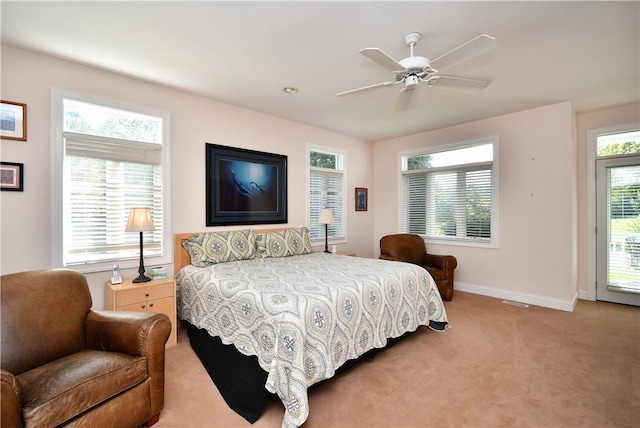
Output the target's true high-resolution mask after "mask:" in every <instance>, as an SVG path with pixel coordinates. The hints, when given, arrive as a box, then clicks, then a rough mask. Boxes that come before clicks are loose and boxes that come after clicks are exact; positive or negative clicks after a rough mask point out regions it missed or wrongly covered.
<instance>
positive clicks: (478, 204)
mask: <svg viewBox="0 0 640 428" xmlns="http://www.w3.org/2000/svg"><path fill="white" fill-rule="evenodd" d="M495 153H497V138H492V139H490V140H488V141H487V140H484V141H482V142H477V143H473V144H466V145H464V146H458V147H457V148H454V149H451V150H446V151H434V152H421V153H414V154H405V155H402V156H401V162H402V192H401V224H400V229H401V231H402V232H404V233H415V234H418V235H422V236H424V237H426V238H427V240H431V241H442V240H445V241H448V242H447V243H461V244H462V243H475V244H482V245H495V243H496V239H495V237H496V236H497V235H496V221H495V215H494V212H495V210H494V206H495V205H496V204H495V201H496V188H497V186H496V179H495V176H496V174H495Z"/></svg>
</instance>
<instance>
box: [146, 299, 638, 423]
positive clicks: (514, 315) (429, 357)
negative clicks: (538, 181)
mask: <svg viewBox="0 0 640 428" xmlns="http://www.w3.org/2000/svg"><path fill="white" fill-rule="evenodd" d="M446 309H447V314H448V316H449V322H450V324H451V328H450V329H447V331H446V332H444V333H436V332H433V331H431V330H428V329H426V328H420V329H419V330H418V331H417V332H416V333H414V334H412V335H411V336H409V337H407V338H406V339H404V340H402V341H401V342H400V343H398V344H397V345H395V346H392V347H391V348H389V349H386V350H384V351H383V352H380V353H378V354H377V355H376V356H375V357H374V358H373V359H368V360H363V361H361V362H359V363H358V364H356V365H355V366H353V367H351V368H349V369H348V370H345V371H344V372H342V373H340V374H339V375H337V376H336V377H334V378H333V379H331V380H330V381H328V382H325V383H323V384H321V385H319V386H317V387H314V388H312V389H311V390H310V392H309V399H310V409H311V411H310V415H309V419H308V420H307V422H306V423H305V424H304V427H630V428H640V308H635V307H629V306H624V305H616V304H610V303H601V302H589V301H583V300H581V301H579V302H578V304H577V307H576V310H575V311H574V312H573V313H569V312H563V311H556V310H552V309H546V308H540V307H535V306H530V307H528V308H521V307H515V306H510V305H506V304H504V303H502V301H501V300H498V299H493V298H489V297H484V296H478V295H474V294H469V293H463V292H456V295H455V296H454V299H453V301H452V302H447V303H446ZM165 387H166V389H165V408H164V410H163V411H162V413H161V417H160V421H159V422H158V423H157V424H156V425H155V427H156V428H166V427H185V428H186V427H247V428H248V427H251V425H250V424H249V423H248V422H246V421H245V420H244V419H242V418H241V417H240V416H238V415H237V414H235V413H234V412H233V411H232V410H230V409H229V408H228V407H227V406H226V404H225V403H224V400H223V399H222V398H221V397H220V394H219V393H218V391H217V389H216V387H215V385H214V384H213V383H212V381H211V380H210V378H209V376H208V375H207V373H206V371H205V370H204V368H203V367H202V365H201V363H200V361H199V360H198V358H197V357H196V355H195V354H194V352H193V351H192V350H191V347H190V345H189V341H188V337H187V336H186V333H185V331H184V329H182V328H181V329H179V342H178V346H176V347H173V348H170V349H169V350H168V351H167V363H166V385H165ZM283 413H284V408H283V406H282V404H281V403H280V402H279V401H278V400H277V398H275V397H274V398H273V399H272V400H271V401H270V402H269V403H268V405H267V407H266V409H265V411H264V414H263V416H262V418H261V419H260V420H259V421H258V422H256V423H255V424H254V425H253V426H254V427H274V428H277V427H279V426H280V424H281V422H282V417H283Z"/></svg>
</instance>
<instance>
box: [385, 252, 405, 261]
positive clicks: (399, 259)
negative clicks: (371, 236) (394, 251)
mask: <svg viewBox="0 0 640 428" xmlns="http://www.w3.org/2000/svg"><path fill="white" fill-rule="evenodd" d="M378 258H379V259H382V260H391V261H392V262H406V260H405V259H403V258H402V257H395V256H392V255H389V254H380V257H378Z"/></svg>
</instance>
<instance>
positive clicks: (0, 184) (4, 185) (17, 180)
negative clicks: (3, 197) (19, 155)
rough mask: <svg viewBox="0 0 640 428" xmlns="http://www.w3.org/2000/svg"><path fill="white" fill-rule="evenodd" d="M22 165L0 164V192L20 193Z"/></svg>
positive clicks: (13, 163)
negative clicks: (11, 191)
mask: <svg viewBox="0 0 640 428" xmlns="http://www.w3.org/2000/svg"><path fill="white" fill-rule="evenodd" d="M23 177H24V164H21V163H15V162H0V190H13V191H16V192H22V191H23V189H24V185H23V182H22V180H23Z"/></svg>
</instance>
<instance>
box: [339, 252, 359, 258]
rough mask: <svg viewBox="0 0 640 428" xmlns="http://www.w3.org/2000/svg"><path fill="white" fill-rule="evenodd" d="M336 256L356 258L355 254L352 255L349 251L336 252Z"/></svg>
mask: <svg viewBox="0 0 640 428" xmlns="http://www.w3.org/2000/svg"><path fill="white" fill-rule="evenodd" d="M336 254H337V255H339V256H351V257H355V256H356V253H352V252H351V251H337V252H336Z"/></svg>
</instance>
